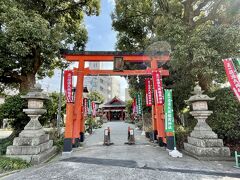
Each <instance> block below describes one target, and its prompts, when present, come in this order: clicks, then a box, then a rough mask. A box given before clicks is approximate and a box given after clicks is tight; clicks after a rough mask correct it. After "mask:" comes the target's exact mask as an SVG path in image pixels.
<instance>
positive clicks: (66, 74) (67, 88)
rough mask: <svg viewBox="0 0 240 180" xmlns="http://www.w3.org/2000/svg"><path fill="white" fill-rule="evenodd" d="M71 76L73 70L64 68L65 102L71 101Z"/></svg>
mask: <svg viewBox="0 0 240 180" xmlns="http://www.w3.org/2000/svg"><path fill="white" fill-rule="evenodd" d="M72 76H73V71H72V70H65V71H64V92H65V97H66V101H67V103H69V102H73V96H72Z"/></svg>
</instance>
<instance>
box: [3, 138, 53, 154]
mask: <svg viewBox="0 0 240 180" xmlns="http://www.w3.org/2000/svg"><path fill="white" fill-rule="evenodd" d="M52 145H53V141H52V140H49V141H47V142H45V143H42V144H39V145H37V146H8V147H7V153H6V154H8V155H20V154H21V155H36V154H39V153H41V152H44V151H46V150H48V149H50V148H51V147H52Z"/></svg>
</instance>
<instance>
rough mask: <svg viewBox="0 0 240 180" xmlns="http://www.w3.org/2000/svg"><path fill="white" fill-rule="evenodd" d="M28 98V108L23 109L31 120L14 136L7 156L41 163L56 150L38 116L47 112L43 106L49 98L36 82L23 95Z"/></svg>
mask: <svg viewBox="0 0 240 180" xmlns="http://www.w3.org/2000/svg"><path fill="white" fill-rule="evenodd" d="M21 97H22V98H23V99H27V100H28V109H23V112H25V113H26V114H27V115H28V116H29V117H30V121H29V122H28V124H27V125H26V126H25V127H24V130H23V131H22V132H21V133H20V134H19V137H16V138H14V140H13V146H8V147H7V153H6V154H7V156H9V157H17V158H21V159H24V160H26V161H27V162H30V163H32V164H39V163H41V162H43V161H46V160H47V159H49V158H50V157H52V156H53V155H54V154H55V152H56V147H53V141H52V140H49V135H48V134H45V132H44V130H43V127H42V125H41V124H40V123H39V121H38V118H39V117H40V116H41V115H42V114H44V113H45V112H46V109H44V108H43V101H44V100H46V99H49V98H48V96H47V95H46V94H44V93H42V89H41V86H40V85H39V84H36V85H35V86H34V88H32V89H31V90H30V92H29V93H28V94H27V95H25V96H21Z"/></svg>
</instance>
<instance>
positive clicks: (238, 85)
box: [223, 59, 240, 102]
mask: <svg viewBox="0 0 240 180" xmlns="http://www.w3.org/2000/svg"><path fill="white" fill-rule="evenodd" d="M223 63H224V68H225V71H226V74H227V78H228V81H229V83H230V86H231V89H232V90H233V92H234V94H235V96H236V97H237V99H238V101H239V102H240V80H239V78H238V76H237V72H236V70H235V68H234V65H233V62H232V59H224V60H223Z"/></svg>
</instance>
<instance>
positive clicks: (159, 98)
mask: <svg viewBox="0 0 240 180" xmlns="http://www.w3.org/2000/svg"><path fill="white" fill-rule="evenodd" d="M152 78H153V85H154V92H155V94H156V99H155V100H156V103H157V105H162V104H163V90H162V77H161V74H160V72H159V71H154V72H152Z"/></svg>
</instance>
